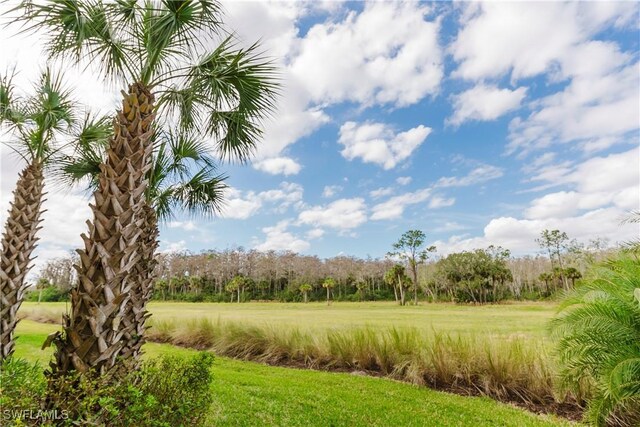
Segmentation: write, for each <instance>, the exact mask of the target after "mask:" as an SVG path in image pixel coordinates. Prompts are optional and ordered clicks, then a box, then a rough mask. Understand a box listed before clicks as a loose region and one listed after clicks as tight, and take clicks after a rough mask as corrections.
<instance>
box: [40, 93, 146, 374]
mask: <svg viewBox="0 0 640 427" xmlns="http://www.w3.org/2000/svg"><path fill="white" fill-rule="evenodd" d="M153 101H154V99H153V95H152V94H151V92H150V91H149V89H148V88H147V87H145V86H144V85H143V84H142V83H135V84H132V85H131V86H129V91H128V93H125V92H123V101H122V110H121V111H119V112H118V115H117V117H116V119H115V121H114V136H113V138H112V139H111V141H110V143H109V148H108V150H107V159H106V161H105V163H103V164H102V165H100V170H101V172H100V175H99V185H98V190H97V191H96V192H95V193H94V196H95V205H90V206H91V209H92V210H93V213H94V218H93V221H87V224H88V226H89V236H86V235H85V234H83V235H82V239H83V240H84V249H81V250H78V251H77V252H78V254H79V255H80V262H79V265H78V266H76V269H77V270H78V279H79V280H78V284H77V287H76V288H75V289H73V290H72V291H71V313H70V316H65V327H64V334H62V335H58V336H56V337H52V340H53V341H54V343H55V344H56V347H57V350H56V355H55V361H54V362H52V364H51V368H52V374H53V375H54V376H57V375H60V374H65V373H67V372H68V371H71V370H77V371H79V372H87V371H90V370H91V371H94V372H95V373H96V374H104V373H106V372H109V371H112V370H113V368H114V367H118V365H117V364H116V359H117V358H118V356H120V355H121V350H122V348H123V345H124V344H125V340H124V337H125V334H130V333H131V332H132V330H131V329H130V328H131V327H132V325H131V324H129V325H127V322H122V320H123V318H124V316H125V313H126V309H125V307H126V305H127V303H128V299H129V294H130V291H131V289H132V288H135V287H138V286H140V285H139V284H137V283H135V279H137V278H138V276H137V275H136V274H135V272H136V271H137V270H136V266H137V265H138V263H139V262H141V258H142V252H143V251H142V245H141V243H140V241H141V238H140V237H141V233H142V231H141V230H142V228H143V225H144V215H143V214H142V209H143V204H144V192H145V189H146V186H147V181H146V179H145V175H146V172H147V169H148V168H149V156H150V155H151V150H152V144H151V136H152V133H153V129H152V124H153V120H154V117H155V113H154V107H153Z"/></svg>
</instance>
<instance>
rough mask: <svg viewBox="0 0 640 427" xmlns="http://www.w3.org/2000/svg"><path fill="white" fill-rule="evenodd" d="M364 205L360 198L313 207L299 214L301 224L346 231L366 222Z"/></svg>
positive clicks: (340, 200)
mask: <svg viewBox="0 0 640 427" xmlns="http://www.w3.org/2000/svg"><path fill="white" fill-rule="evenodd" d="M366 209H367V207H366V205H365V203H364V200H363V199H361V198H354V199H339V200H336V201H334V202H331V203H329V204H328V205H325V206H314V207H311V208H309V209H307V210H304V211H302V212H300V215H299V216H298V221H299V222H300V223H301V224H310V225H314V226H324V227H330V228H336V229H339V230H347V229H351V228H356V227H359V226H361V225H362V224H364V223H365V222H366V221H367V213H366Z"/></svg>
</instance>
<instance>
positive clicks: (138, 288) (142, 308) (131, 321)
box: [121, 203, 160, 365]
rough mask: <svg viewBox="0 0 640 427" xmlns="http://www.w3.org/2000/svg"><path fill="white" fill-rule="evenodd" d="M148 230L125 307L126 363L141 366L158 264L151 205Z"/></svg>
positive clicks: (146, 212) (146, 222)
mask: <svg viewBox="0 0 640 427" xmlns="http://www.w3.org/2000/svg"><path fill="white" fill-rule="evenodd" d="M142 210H143V216H144V227H143V230H142V234H141V236H140V249H141V251H140V254H141V257H140V260H139V262H138V264H136V268H135V272H134V275H135V276H137V278H136V279H135V286H134V287H132V289H131V291H130V298H129V302H128V304H127V305H126V306H125V314H124V316H123V322H126V326H127V328H126V329H125V330H126V332H125V335H124V347H123V349H122V352H121V355H122V358H123V359H126V360H131V361H132V363H133V364H134V365H137V363H138V362H139V359H140V356H141V354H142V353H141V347H142V345H143V344H144V343H145V340H144V335H145V331H146V329H147V326H146V325H145V323H146V321H147V318H148V317H149V316H150V315H151V314H150V313H149V312H148V311H147V303H148V302H149V300H150V299H151V295H152V293H153V283H154V280H155V269H156V265H157V261H156V259H155V251H156V249H157V248H158V236H159V233H160V232H159V230H158V219H157V216H156V213H155V211H154V209H153V208H152V207H151V206H149V205H148V204H147V203H145V204H144V206H143V209H142Z"/></svg>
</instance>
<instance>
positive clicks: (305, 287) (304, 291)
mask: <svg viewBox="0 0 640 427" xmlns="http://www.w3.org/2000/svg"><path fill="white" fill-rule="evenodd" d="M311 289H313V288H312V287H311V285H310V284H308V283H303V284H302V285H300V292H302V295H303V297H304V302H305V303H306V302H308V300H309V292H310V291H311Z"/></svg>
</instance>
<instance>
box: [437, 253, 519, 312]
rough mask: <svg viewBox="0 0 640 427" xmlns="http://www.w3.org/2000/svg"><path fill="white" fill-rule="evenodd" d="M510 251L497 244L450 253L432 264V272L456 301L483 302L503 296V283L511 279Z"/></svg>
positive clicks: (495, 300)
mask: <svg viewBox="0 0 640 427" xmlns="http://www.w3.org/2000/svg"><path fill="white" fill-rule="evenodd" d="M509 256H510V253H509V251H508V250H505V249H503V248H501V247H494V246H490V247H488V248H487V249H476V250H475V251H472V252H471V251H464V252H459V253H453V254H450V255H448V256H447V257H446V258H443V259H441V260H440V261H438V262H437V264H436V275H437V276H438V277H439V278H440V279H441V281H442V282H444V283H445V284H446V287H447V288H448V290H449V292H451V293H452V294H453V295H454V298H455V300H456V301H457V302H473V303H480V304H484V303H487V302H497V301H500V300H502V299H505V298H506V293H505V292H504V284H505V283H506V282H508V281H510V280H512V276H511V271H510V270H509V268H508V266H507V260H508V259H509Z"/></svg>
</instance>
